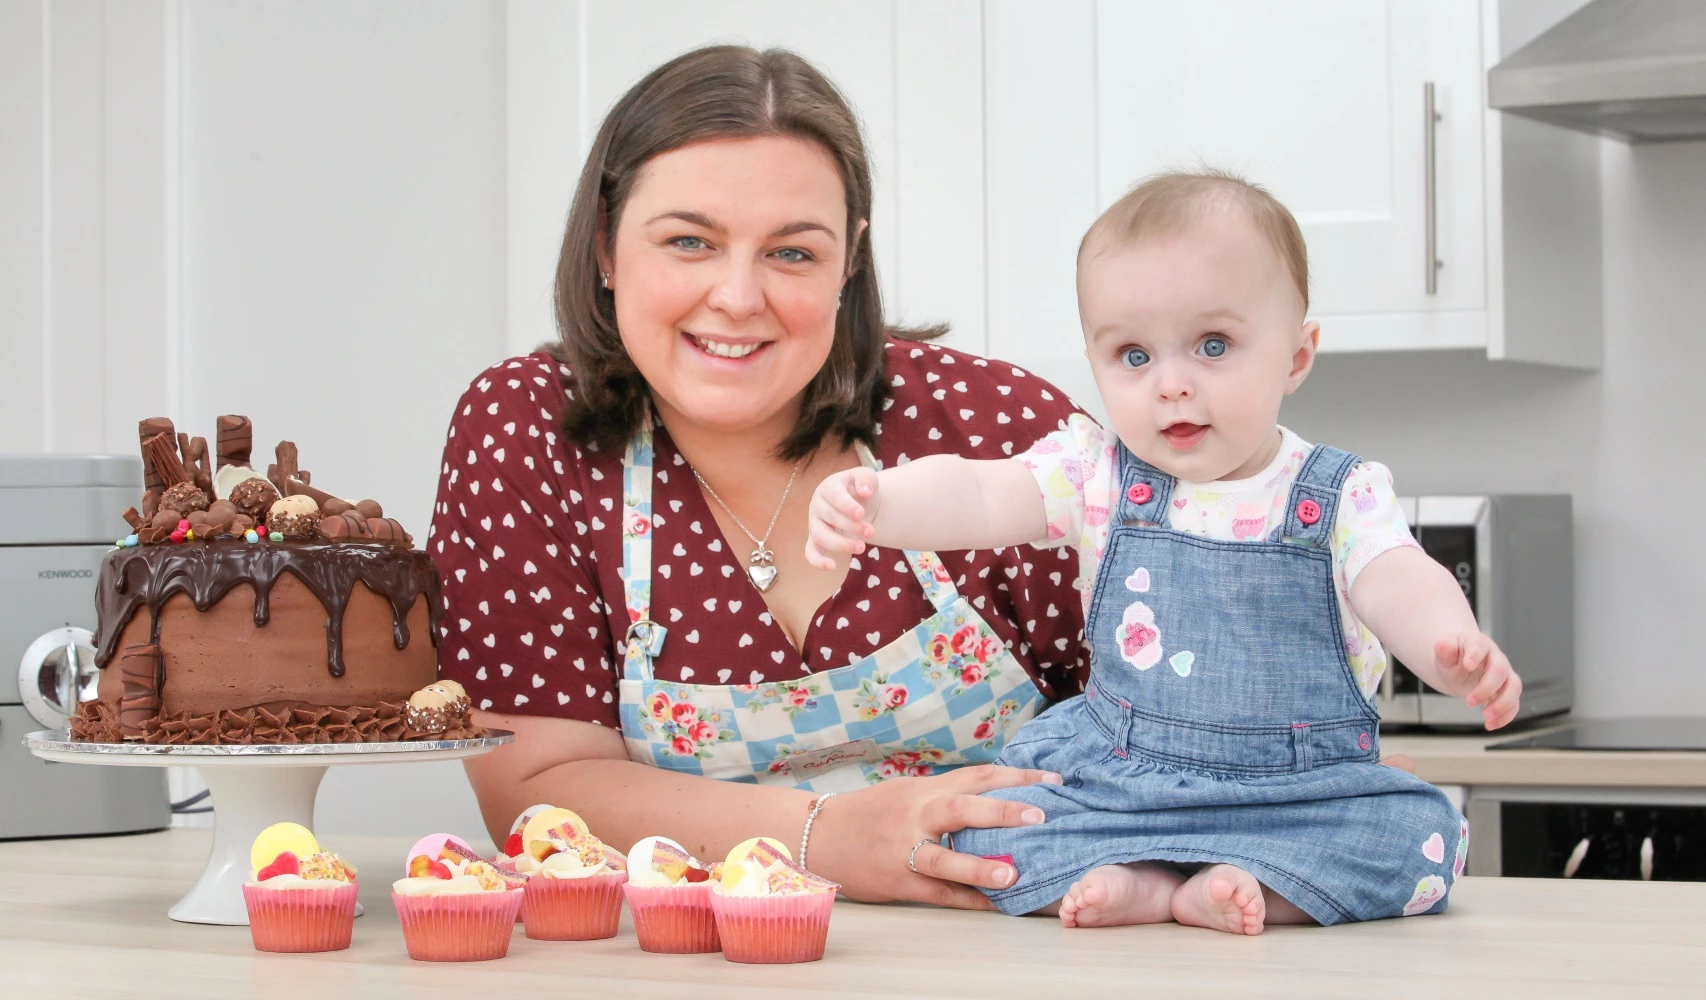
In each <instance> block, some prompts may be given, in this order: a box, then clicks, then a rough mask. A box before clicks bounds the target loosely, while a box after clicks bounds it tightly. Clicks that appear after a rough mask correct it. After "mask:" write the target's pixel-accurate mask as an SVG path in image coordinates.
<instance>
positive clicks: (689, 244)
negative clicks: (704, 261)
mask: <svg viewBox="0 0 1706 1000" xmlns="http://www.w3.org/2000/svg"><path fill="white" fill-rule="evenodd" d="M670 242H671V243H674V244H675V245H676V246H678V247H680V248H681V249H683V250H703V249H705V241H704V240H702V239H700V238H699V237H697V236H677V237H676V238H675V239H672V240H670Z"/></svg>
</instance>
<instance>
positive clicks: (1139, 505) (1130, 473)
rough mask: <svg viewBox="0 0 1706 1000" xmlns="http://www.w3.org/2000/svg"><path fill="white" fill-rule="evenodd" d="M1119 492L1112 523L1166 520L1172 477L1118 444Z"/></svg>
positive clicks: (1149, 523) (1162, 522) (1156, 523)
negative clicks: (1116, 509) (1117, 508)
mask: <svg viewBox="0 0 1706 1000" xmlns="http://www.w3.org/2000/svg"><path fill="white" fill-rule="evenodd" d="M1117 447H1118V451H1117V453H1116V457H1115V460H1116V461H1117V462H1119V470H1120V473H1119V475H1120V495H1119V499H1118V500H1117V501H1116V503H1117V504H1118V506H1119V510H1118V512H1117V514H1116V515H1115V518H1114V523H1115V524H1129V523H1133V522H1136V523H1139V524H1143V525H1146V526H1149V527H1156V526H1159V525H1165V524H1166V523H1167V504H1168V503H1170V502H1171V501H1172V499H1173V477H1172V476H1169V475H1168V474H1167V473H1165V472H1162V471H1161V470H1160V469H1157V468H1156V467H1155V466H1153V465H1150V464H1149V463H1148V462H1145V461H1144V460H1143V459H1141V458H1138V457H1137V456H1136V455H1134V454H1132V453H1131V451H1130V450H1129V449H1127V448H1126V446H1125V442H1123V441H1122V442H1120V443H1119V444H1118V446H1117Z"/></svg>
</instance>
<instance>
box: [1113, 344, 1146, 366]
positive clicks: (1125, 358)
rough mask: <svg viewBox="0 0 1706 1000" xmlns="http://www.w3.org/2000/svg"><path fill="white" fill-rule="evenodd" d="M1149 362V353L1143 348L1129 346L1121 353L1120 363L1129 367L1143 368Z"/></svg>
mask: <svg viewBox="0 0 1706 1000" xmlns="http://www.w3.org/2000/svg"><path fill="white" fill-rule="evenodd" d="M1148 363H1149V353H1148V352H1147V351H1144V350H1143V349H1141V348H1137V347H1128V348H1126V349H1125V351H1124V353H1122V354H1121V355H1120V364H1123V365H1125V366H1126V367H1127V368H1142V367H1143V366H1144V365H1146V364H1148Z"/></svg>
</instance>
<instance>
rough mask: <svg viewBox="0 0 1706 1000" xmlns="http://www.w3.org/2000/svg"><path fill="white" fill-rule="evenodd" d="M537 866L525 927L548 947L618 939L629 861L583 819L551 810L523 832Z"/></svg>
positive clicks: (531, 876) (531, 879)
mask: <svg viewBox="0 0 1706 1000" xmlns="http://www.w3.org/2000/svg"><path fill="white" fill-rule="evenodd" d="M521 840H522V845H523V851H524V853H525V854H526V855H527V856H528V858H529V859H530V860H531V861H532V870H531V871H530V872H529V873H527V874H528V878H527V888H526V890H525V895H526V900H527V905H526V912H525V913H524V914H523V920H522V923H523V924H524V925H525V926H526V928H527V936H528V937H530V938H538V939H541V940H545V941H592V940H596V939H598V938H610V937H615V936H616V927H617V925H618V924H619V923H621V921H622V883H624V882H626V881H627V880H628V871H627V867H628V866H627V863H626V860H625V859H624V858H623V857H622V855H621V854H618V853H617V852H615V851H613V850H611V849H610V848H608V847H605V846H604V844H603V843H602V842H600V841H599V839H598V838H597V837H594V836H593V835H592V832H591V831H589V830H588V829H587V828H586V823H585V822H583V821H582V820H581V818H580V817H579V816H576V815H575V814H574V813H572V812H570V811H569V810H567V809H548V810H546V811H544V812H541V813H539V814H538V815H536V816H534V817H533V818H532V819H531V820H529V821H528V822H527V825H526V826H524V827H522V831H521Z"/></svg>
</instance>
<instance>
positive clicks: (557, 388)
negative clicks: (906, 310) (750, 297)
mask: <svg viewBox="0 0 1706 1000" xmlns="http://www.w3.org/2000/svg"><path fill="white" fill-rule="evenodd" d="M887 346H888V350H887V352H886V356H885V365H886V375H887V377H888V380H889V383H890V386H891V392H892V395H891V397H890V399H889V400H888V403H887V405H886V408H885V410H884V413H883V417H882V424H881V429H880V431H879V434H878V437H877V443H876V446H875V448H874V449H873V451H874V452H875V454H876V457H877V460H878V461H879V462H881V463H882V464H883V465H884V466H885V467H887V466H891V465H895V464H898V463H900V462H904V461H906V460H908V459H909V458H916V457H919V456H922V455H929V454H936V453H941V452H953V453H958V454H961V455H965V456H968V457H971V458H1001V457H1003V456H1008V455H1018V454H1020V453H1022V452H1023V451H1024V450H1025V448H1026V447H1028V446H1029V445H1030V444H1031V443H1032V442H1033V441H1035V440H1036V439H1038V438H1040V437H1042V436H1043V435H1045V434H1048V433H1050V432H1052V431H1055V430H1057V429H1060V428H1062V427H1064V426H1065V421H1066V418H1067V416H1068V415H1070V414H1072V413H1074V412H1077V408H1076V407H1075V406H1074V405H1073V404H1072V402H1071V400H1069V399H1067V398H1066V395H1065V394H1064V393H1062V392H1060V390H1058V389H1055V388H1054V387H1052V386H1050V385H1049V384H1048V383H1046V382H1044V381H1042V380H1041V379H1039V378H1037V377H1036V376H1034V375H1031V374H1029V373H1028V372H1025V371H1024V370H1022V369H1019V368H1015V367H1013V366H1012V365H1009V364H1006V363H1005V362H1001V361H989V360H985V359H983V358H977V357H973V356H972V355H969V354H964V353H961V352H958V351H953V350H949V349H946V348H942V347H937V346H935V345H930V344H915V343H911V342H908V341H900V340H892V341H890V342H889V344H888V345H887ZM567 374H568V369H567V368H564V367H562V366H560V365H559V364H558V363H557V362H556V361H554V360H553V359H551V358H550V357H549V356H548V355H545V354H530V355H528V356H526V357H522V358H513V359H510V360H508V361H501V362H499V363H498V364H495V365H493V366H492V367H491V368H489V369H487V370H486V371H485V372H483V373H482V374H481V375H480V376H479V377H478V378H477V379H475V380H474V383H473V384H472V385H471V386H469V387H468V391H467V392H466V393H464V394H463V396H462V399H461V400H460V401H459V402H458V403H457V404H456V414H455V416H454V417H453V418H452V420H451V423H450V433H449V440H448V441H447V442H446V443H445V448H444V465H443V469H442V471H441V475H440V478H439V486H438V502H437V504H436V505H435V506H434V508H433V521H432V529H431V531H430V532H429V533H428V536H427V551H428V552H430V553H431V554H432V556H433V557H434V558H435V559H436V560H437V562H438V567H439V572H440V573H441V575H442V576H443V578H444V603H445V614H444V625H443V627H444V637H443V641H442V642H441V643H440V644H439V649H438V656H439V673H440V675H441V676H444V677H447V678H452V679H454V680H457V681H460V682H461V683H462V685H463V686H464V687H466V688H467V689H468V694H469V696H470V697H471V698H472V699H473V700H474V704H476V705H478V706H479V707H480V708H486V709H491V710H493V711H497V712H515V713H519V714H528V715H548V716H555V717H558V718H565V719H578V720H582V721H586V722H595V723H599V724H601V725H607V726H618V725H620V723H619V722H618V720H617V709H616V705H617V695H616V681H617V676H618V675H617V671H618V670H619V664H620V662H621V661H620V659H619V658H618V657H617V655H616V645H615V643H616V639H618V638H620V637H622V636H623V635H624V634H625V633H626V631H627V627H628V616H627V612H626V610H625V609H624V606H623V599H622V580H621V578H620V576H619V570H620V568H621V565H622V532H621V523H620V522H621V513H620V512H621V509H622V456H621V455H620V454H601V453H595V452H583V451H582V450H581V449H580V448H577V447H576V446H575V445H574V444H572V443H570V442H568V441H566V440H565V439H564V438H563V432H562V420H561V417H562V412H563V408H564V406H565V405H566V403H567V395H566V394H567V391H568V389H567V387H566V375H567ZM654 441H655V447H656V457H655V459H654V463H653V467H654V469H655V474H654V479H653V486H652V490H653V492H652V510H653V522H654V534H653V536H652V561H653V563H654V567H653V572H652V618H653V619H654V620H656V621H658V622H660V623H662V624H664V625H665V626H667V627H668V629H669V637H668V639H667V641H666V642H665V643H664V647H663V652H662V655H661V656H659V657H658V658H657V660H656V661H655V663H654V669H655V673H656V676H657V678H658V679H659V680H670V681H677V680H678V681H683V682H691V683H695V684H756V683H760V682H763V681H778V680H786V679H788V678H790V677H799V676H802V675H804V674H807V673H812V672H815V671H820V670H828V669H832V668H834V667H840V666H845V665H846V664H848V663H849V662H852V661H854V660H857V659H859V658H861V657H863V656H865V655H866V654H868V653H870V652H871V651H873V650H876V649H879V648H881V647H882V646H884V645H887V644H888V643H890V642H892V641H894V640H895V639H896V638H898V637H899V636H900V635H901V634H903V633H904V632H905V631H907V630H908V629H911V628H912V627H913V626H915V625H917V624H918V623H919V622H920V621H921V620H923V619H924V618H927V617H929V616H930V614H932V612H933V609H932V608H931V606H930V603H929V601H928V600H926V599H925V597H924V593H923V591H922V590H921V589H920V587H919V585H918V580H917V578H916V577H914V576H913V574H912V571H911V570H910V569H909V568H908V567H907V565H906V563H905V561H904V559H903V558H902V556H901V553H900V552H898V551H896V550H893V549H875V548H874V549H870V550H868V551H867V552H866V553H865V554H864V555H861V556H855V557H854V558H853V560H852V562H851V567H850V570H849V572H848V574H847V579H846V582H845V583H843V584H842V587H841V589H840V590H839V591H838V592H837V593H836V594H835V595H834V596H832V597H830V598H829V600H828V601H826V602H825V603H824V604H823V606H822V607H820V608H819V609H818V614H817V616H816V618H815V619H814V620H813V622H812V624H811V626H810V627H809V628H808V630H807V632H806V636H805V641H804V643H803V646H804V648H803V649H801V650H796V649H795V648H794V647H793V646H792V645H791V644H790V643H789V642H788V639H787V637H786V635H784V634H783V632H782V630H781V629H780V628H779V627H778V626H777V625H776V623H775V621H774V619H773V618H772V617H771V615H770V613H769V611H768V610H767V609H766V608H765V604H764V601H763V599H762V597H761V596H760V594H759V592H758V591H757V590H755V589H754V588H753V586H752V583H751V582H750V581H749V580H748V578H747V575H746V572H745V567H746V563H745V561H744V556H745V555H746V553H745V552H744V551H742V552H738V553H736V552H730V551H729V546H728V545H727V544H725V543H724V541H723V538H722V534H721V531H720V530H719V529H718V527H717V523H716V520H715V519H714V518H713V517H712V516H711V510H710V508H709V506H708V503H709V501H708V500H707V498H706V497H705V495H704V494H703V493H702V492H701V491H700V489H699V487H698V484H697V483H695V482H694V479H693V475H692V473H691V472H689V471H688V469H687V466H686V464H685V462H684V461H683V460H682V458H681V456H680V454H679V453H678V452H677V451H676V450H675V446H674V443H673V442H672V441H671V440H670V438H669V435H668V433H667V432H665V431H664V429H663V428H662V426H659V427H658V428H657V431H656V434H655V437H654ZM941 555H942V557H943V559H944V561H945V562H946V564H947V565H948V567H949V568H950V569H951V570H953V571H954V573H955V584H956V585H957V586H958V587H959V589H960V593H962V594H964V595H965V597H966V598H967V599H968V600H970V601H971V602H972V605H973V606H974V607H976V608H977V609H978V610H979V611H980V612H981V613H982V615H983V617H984V619H985V620H986V621H987V622H988V623H989V624H990V626H991V627H992V628H993V629H994V630H995V631H996V633H997V634H999V635H1000V636H1001V638H1002V640H1003V641H1005V642H1006V643H1007V645H1008V647H1009V648H1011V649H1012V650H1013V651H1014V654H1015V655H1016V656H1017V658H1018V660H1019V662H1020V663H1022V664H1024V666H1025V669H1026V670H1027V671H1029V672H1030V674H1031V678H1032V679H1033V680H1034V681H1036V683H1037V686H1038V687H1039V688H1040V689H1041V690H1042V693H1043V696H1044V697H1045V698H1047V699H1049V700H1050V701H1054V700H1058V699H1060V698H1065V697H1068V696H1071V695H1074V694H1078V693H1079V692H1080V691H1082V690H1083V684H1084V678H1085V677H1086V676H1087V675H1088V672H1089V654H1088V652H1087V651H1086V650H1085V649H1084V647H1083V641H1082V640H1083V635H1084V621H1083V616H1082V611H1081V605H1080V602H1079V595H1078V594H1077V593H1076V592H1075V591H1074V590H1073V588H1072V583H1073V580H1074V578H1075V577H1076V576H1077V573H1078V567H1077V565H1076V563H1075V562H1074V556H1073V554H1072V551H1071V550H1070V549H1068V548H1060V549H1054V550H1047V551H1044V550H1038V549H1033V548H1031V547H1030V546H1018V547H1014V548H1007V549H996V550H993V551H991V550H980V551H972V552H945V553H941Z"/></svg>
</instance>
